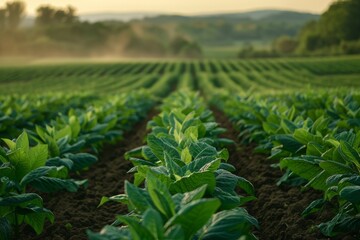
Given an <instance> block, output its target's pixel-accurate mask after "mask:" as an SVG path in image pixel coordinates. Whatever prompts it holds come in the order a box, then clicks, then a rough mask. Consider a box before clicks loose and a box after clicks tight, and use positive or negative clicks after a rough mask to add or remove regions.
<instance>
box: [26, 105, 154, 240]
mask: <svg viewBox="0 0 360 240" xmlns="http://www.w3.org/2000/svg"><path fill="white" fill-rule="evenodd" d="M155 113H156V112H155V111H154V110H153V111H151V113H150V114H149V116H148V118H147V119H145V120H143V121H142V122H140V123H138V124H136V125H135V126H134V127H133V130H132V131H130V132H128V133H126V134H125V136H124V139H123V140H122V141H121V142H119V143H116V144H114V145H105V146H104V147H103V150H102V153H101V154H100V156H99V161H98V162H97V163H95V164H94V165H93V166H91V167H90V169H89V170H88V171H84V172H81V173H80V176H77V178H81V179H88V181H89V186H88V187H87V188H86V189H81V190H79V191H78V192H76V193H69V192H60V193H56V194H41V196H42V197H43V199H44V206H45V207H46V208H48V209H50V210H51V211H52V212H53V213H54V215H55V222H54V224H50V223H46V225H45V229H44V232H43V233H42V234H41V235H39V236H36V234H35V233H34V231H33V230H32V229H30V227H25V228H23V230H22V233H21V235H20V239H32V240H35V239H36V240H37V239H39V240H40V239H41V240H60V239H66V240H82V239H87V237H86V230H87V229H91V230H93V231H99V230H100V229H101V228H102V227H104V226H105V225H106V224H111V223H112V222H113V221H114V220H115V216H116V215H119V214H125V213H127V212H128V209H127V207H126V206H124V205H121V204H118V203H107V204H105V205H103V206H102V207H99V208H98V207H97V206H98V205H99V203H100V200H101V197H102V196H113V195H117V194H120V193H124V181H125V180H129V181H132V178H133V177H132V174H128V173H127V172H128V170H129V169H130V168H131V167H132V164H131V163H130V162H129V161H126V160H125V159H124V153H125V152H126V151H129V150H131V149H133V148H136V147H139V146H141V145H143V144H144V140H145V137H146V135H147V130H146V124H147V122H148V121H149V120H150V119H151V118H152V117H153V116H154V115H155ZM75 177H76V176H75Z"/></svg>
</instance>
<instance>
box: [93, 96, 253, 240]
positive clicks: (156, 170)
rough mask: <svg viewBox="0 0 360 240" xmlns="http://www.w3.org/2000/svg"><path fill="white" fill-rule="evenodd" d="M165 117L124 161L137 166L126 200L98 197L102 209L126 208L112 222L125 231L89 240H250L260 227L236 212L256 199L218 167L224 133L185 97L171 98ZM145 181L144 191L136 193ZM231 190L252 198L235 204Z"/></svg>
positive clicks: (107, 230)
mask: <svg viewBox="0 0 360 240" xmlns="http://www.w3.org/2000/svg"><path fill="white" fill-rule="evenodd" d="M162 109H163V110H162V113H161V114H159V115H158V116H156V117H155V118H154V119H153V120H152V121H150V122H149V126H150V127H151V129H152V132H151V133H150V134H149V135H148V137H147V144H148V145H147V146H143V147H141V148H137V149H134V150H132V151H129V152H127V153H126V155H125V157H126V158H127V159H128V160H130V161H132V163H133V164H134V166H135V167H134V168H133V169H132V170H131V172H135V180H134V183H135V184H131V183H129V182H126V183H125V195H118V196H113V197H110V198H108V197H103V198H102V200H101V203H100V205H103V204H105V203H106V202H108V201H116V202H121V203H126V204H127V205H128V207H129V210H130V211H131V213H130V214H128V215H126V216H118V217H117V223H124V224H125V226H122V227H118V228H114V227H110V226H106V227H104V228H103V230H102V231H101V233H100V234H97V233H93V232H91V231H88V236H89V238H90V239H111V238H117V239H122V238H130V239H211V238H213V237H219V236H223V235H224V234H225V235H226V236H227V237H230V236H231V237H234V238H240V237H247V238H249V239H255V237H254V236H253V235H252V233H251V230H252V228H253V227H254V226H255V227H258V223H257V220H256V219H255V218H253V217H252V216H250V215H249V214H248V213H247V212H246V211H245V210H244V209H242V208H239V206H241V205H242V204H244V203H245V202H246V201H249V200H253V199H254V198H255V197H254V188H253V186H252V184H251V183H250V182H249V181H247V180H246V179H244V178H241V177H238V176H236V175H234V174H232V173H230V172H229V171H228V170H227V169H233V168H232V167H231V165H230V164H227V165H225V166H224V165H221V161H227V159H228V157H229V154H228V152H227V150H226V149H222V150H220V151H219V150H218V149H217V148H216V147H219V146H220V144H219V142H218V139H217V136H218V134H219V133H221V132H222V131H221V129H219V128H218V125H217V124H216V123H214V122H212V115H211V112H210V111H208V110H207V109H206V107H205V105H204V103H203V102H202V100H201V99H200V98H199V96H198V95H197V94H194V93H192V92H186V91H184V92H176V93H174V94H172V95H170V96H169V97H168V98H166V99H165V100H164V103H163V105H162ZM219 130H220V131H219ZM221 142H222V143H224V142H225V141H224V140H223V139H222V141H221ZM143 181H145V189H142V188H139V187H138V186H139V185H140V184H141V183H142V182H143ZM236 188H241V189H243V190H244V191H245V192H246V193H247V194H249V195H250V196H248V197H242V196H239V195H238V194H237V193H236V192H235V190H236ZM150 219H151V221H150ZM230 221H231V222H230ZM114 226H116V224H115V225H114Z"/></svg>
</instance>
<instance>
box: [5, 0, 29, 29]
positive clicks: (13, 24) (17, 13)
mask: <svg viewBox="0 0 360 240" xmlns="http://www.w3.org/2000/svg"><path fill="white" fill-rule="evenodd" d="M6 13H7V24H8V26H9V28H10V29H13V30H14V29H17V28H18V27H19V25H20V22H21V20H22V19H23V17H24V16H25V3H23V2H21V1H14V2H8V3H6Z"/></svg>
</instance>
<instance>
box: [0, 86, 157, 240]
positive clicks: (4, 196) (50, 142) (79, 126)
mask: <svg viewBox="0 0 360 240" xmlns="http://www.w3.org/2000/svg"><path fill="white" fill-rule="evenodd" d="M52 100H54V99H52ZM77 101H80V102H82V101H84V99H82V98H79V99H77V100H76V101H75V102H77ZM29 102H30V101H29ZM86 102H87V101H86V100H85V101H84V102H82V104H84V105H86ZM51 103H54V105H56V106H58V101H57V99H56V98H55V100H54V101H51ZM63 103H64V102H63ZM40 104H42V102H41V101H40ZM152 105H153V100H151V98H150V97H149V96H148V95H146V94H144V93H142V92H139V93H132V94H127V95H122V96H117V97H112V98H108V99H106V101H105V102H101V101H100V102H97V103H96V104H95V103H94V102H93V103H92V104H89V105H88V106H87V107H84V106H80V107H79V108H71V109H68V111H67V113H66V114H61V115H58V116H56V117H55V118H53V119H52V120H51V119H46V120H47V121H45V122H41V118H40V119H38V121H36V124H39V125H36V126H35V123H34V122H33V121H34V118H35V117H38V116H39V117H40V116H41V117H44V115H43V113H42V112H41V110H38V109H36V108H35V107H36V106H38V105H37V103H35V104H34V105H32V107H34V108H29V105H28V106H27V107H26V108H25V109H22V110H24V111H25V113H28V114H29V115H23V114H24V112H21V111H20V112H21V114H20V113H19V112H17V115H16V116H14V115H13V114H9V115H8V116H7V118H6V120H7V121H10V120H14V121H15V122H14V125H13V126H12V128H11V130H12V131H10V132H9V131H8V132H6V133H7V134H9V135H8V136H7V137H11V138H14V135H13V134H16V133H17V132H19V131H23V132H22V133H21V134H20V136H19V137H17V139H16V140H10V139H6V138H3V139H2V140H3V142H4V144H1V145H0V176H1V178H0V226H1V229H0V230H1V231H0V239H10V238H11V236H12V237H15V239H16V238H17V237H18V233H19V226H20V225H21V224H28V225H30V226H31V227H32V228H33V229H34V230H35V232H36V233H37V234H40V233H41V232H42V230H43V226H44V222H45V221H46V220H47V219H48V220H50V222H53V221H54V215H53V213H52V212H51V211H50V210H48V209H46V208H45V207H44V206H43V201H42V198H41V196H40V195H38V194H37V193H33V192H31V190H30V189H32V190H34V189H35V190H36V191H37V192H45V193H49V192H57V191H60V190H66V191H70V192H75V191H77V190H78V188H79V187H82V186H85V187H86V185H87V181H86V180H74V179H70V178H69V174H70V173H71V172H73V173H74V172H79V171H81V170H86V169H87V168H88V167H89V166H90V165H92V164H93V163H95V162H96V161H97V157H96V156H95V155H94V154H96V153H97V151H98V149H99V148H100V147H101V145H102V144H103V143H104V142H105V141H113V140H119V139H120V138H121V137H122V134H123V131H125V130H128V129H129V128H130V127H131V126H132V125H133V124H134V122H137V121H139V120H140V119H141V118H142V117H144V114H145V113H146V112H147V111H148V110H149V108H150V107H152ZM14 106H20V105H14ZM14 106H13V107H14ZM72 106H75V105H72ZM59 107H60V106H59ZM12 110H13V109H12ZM55 111H56V110H55ZM9 112H10V113H12V112H13V111H7V112H5V113H9ZM49 114H50V115H49V116H52V114H53V113H49ZM19 116H26V117H24V118H22V119H19ZM11 117H14V118H13V119H11ZM20 120H21V121H20ZM40 122H41V123H40ZM1 126H2V125H1ZM26 126H29V127H30V128H28V129H26V130H23V129H22V128H23V127H26ZM3 130H7V129H6V128H4V129H3ZM3 133H4V132H3ZM90 152H93V154H91V153H90Z"/></svg>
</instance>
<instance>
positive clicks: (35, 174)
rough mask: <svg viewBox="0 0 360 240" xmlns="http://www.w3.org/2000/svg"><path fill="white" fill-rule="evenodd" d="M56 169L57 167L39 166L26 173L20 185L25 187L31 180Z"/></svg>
mask: <svg viewBox="0 0 360 240" xmlns="http://www.w3.org/2000/svg"><path fill="white" fill-rule="evenodd" d="M51 171H56V167H39V168H36V169H34V170H32V171H31V172H29V173H28V174H26V175H25V176H24V177H23V179H21V182H20V186H21V187H25V186H26V185H27V184H28V183H29V182H31V181H33V180H35V179H37V178H39V177H43V176H46V175H47V174H48V173H49V172H51Z"/></svg>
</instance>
